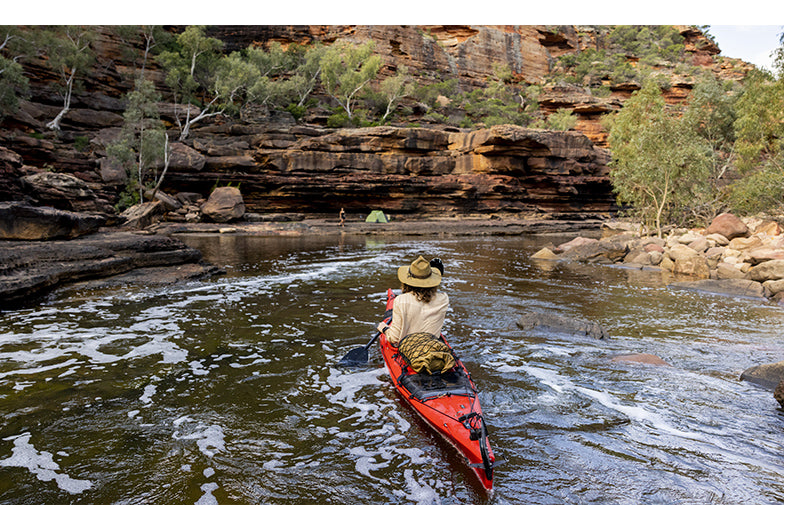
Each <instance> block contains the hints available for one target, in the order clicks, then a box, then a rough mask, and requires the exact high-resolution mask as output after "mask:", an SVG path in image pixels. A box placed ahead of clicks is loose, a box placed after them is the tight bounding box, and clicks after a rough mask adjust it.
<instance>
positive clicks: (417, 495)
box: [400, 468, 442, 505]
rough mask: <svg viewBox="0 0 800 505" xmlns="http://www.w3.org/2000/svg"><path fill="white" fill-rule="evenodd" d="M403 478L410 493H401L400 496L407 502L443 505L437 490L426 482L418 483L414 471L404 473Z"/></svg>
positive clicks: (409, 470)
mask: <svg viewBox="0 0 800 505" xmlns="http://www.w3.org/2000/svg"><path fill="white" fill-rule="evenodd" d="M403 477H404V478H405V480H406V489H408V493H401V494H400V495H401V496H402V497H404V498H406V499H407V500H410V501H412V502H415V503H419V504H420V505H434V504H439V505H441V503H442V502H441V500H440V499H439V495H438V494H437V493H436V490H435V489H433V488H432V487H431V486H429V485H428V484H427V483H426V482H424V481H418V480H416V479H415V478H414V471H413V470H411V469H410V468H408V469H406V470H405V471H404V472H403Z"/></svg>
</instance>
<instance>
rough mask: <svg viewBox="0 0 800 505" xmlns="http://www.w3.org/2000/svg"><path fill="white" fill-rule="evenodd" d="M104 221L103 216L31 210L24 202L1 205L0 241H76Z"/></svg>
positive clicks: (44, 208) (55, 210) (97, 227)
mask: <svg viewBox="0 0 800 505" xmlns="http://www.w3.org/2000/svg"><path fill="white" fill-rule="evenodd" d="M105 222H106V218H105V217H104V216H100V215H96V214H85V213H82V212H71V211H67V210H59V209H54V208H52V207H34V206H32V205H29V204H27V203H24V202H0V239H10V240H51V239H61V238H75V237H78V236H81V235H86V234H88V233H93V232H95V231H97V230H98V229H99V228H100V227H101V226H102V225H104V224H105Z"/></svg>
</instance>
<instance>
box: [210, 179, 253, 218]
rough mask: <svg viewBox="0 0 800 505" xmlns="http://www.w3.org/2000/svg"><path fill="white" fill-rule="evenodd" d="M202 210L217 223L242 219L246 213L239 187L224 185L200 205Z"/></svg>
mask: <svg viewBox="0 0 800 505" xmlns="http://www.w3.org/2000/svg"><path fill="white" fill-rule="evenodd" d="M200 211H201V212H202V213H203V214H204V215H205V216H207V217H208V218H209V219H211V220H212V221H214V222H215V223H227V222H229V221H234V220H236V219H241V217H242V216H244V213H245V207H244V199H242V193H241V192H240V191H239V188H234V187H233V186H223V187H221V188H217V189H215V190H214V192H213V193H211V196H209V197H208V201H207V202H206V203H205V204H203V206H202V207H200Z"/></svg>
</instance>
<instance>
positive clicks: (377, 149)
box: [0, 26, 743, 216]
mask: <svg viewBox="0 0 800 505" xmlns="http://www.w3.org/2000/svg"><path fill="white" fill-rule="evenodd" d="M97 30H98V33H99V39H98V41H97V42H96V43H95V50H96V52H97V54H98V58H97V62H96V64H95V65H94V67H93V72H92V75H91V77H90V78H89V79H87V80H86V81H85V82H84V83H83V84H84V86H83V90H82V91H80V92H78V93H76V95H75V96H74V98H73V103H72V108H71V110H70V111H69V113H68V114H67V115H66V116H65V118H64V120H63V123H62V127H63V129H62V131H61V133H60V134H59V135H55V134H53V133H52V132H49V131H47V130H46V128H44V124H45V123H46V122H47V121H49V120H50V119H52V118H53V116H55V114H56V113H57V112H58V110H60V98H59V97H58V95H57V94H56V93H55V92H54V87H53V84H54V82H55V76H54V75H53V74H52V72H51V71H49V70H48V69H47V68H46V67H45V66H44V64H43V62H41V61H38V60H36V59H35V58H32V59H26V60H25V69H26V72H28V74H29V76H30V84H31V86H30V87H31V96H30V99H29V100H27V101H23V102H22V104H21V107H20V110H19V111H18V112H17V113H16V114H14V115H12V116H10V117H6V118H5V119H4V120H3V122H2V123H0V141H2V147H0V199H3V200H23V201H28V202H30V203H34V204H39V205H52V206H55V207H58V208H63V209H65V210H80V211H91V212H101V213H106V214H109V215H110V214H112V213H113V206H114V204H116V202H117V198H118V194H119V192H120V191H121V189H122V188H123V187H124V183H125V179H126V176H125V174H121V173H119V170H117V169H115V167H114V166H113V164H111V163H110V162H109V160H108V159H107V157H106V154H107V153H106V145H107V144H108V142H109V141H110V140H111V139H113V138H115V136H116V135H117V133H118V131H119V127H120V125H121V124H122V122H123V118H122V112H123V111H124V109H125V104H124V95H125V93H126V92H127V91H129V90H130V87H131V84H132V80H131V78H130V73H131V67H130V66H126V64H124V63H122V61H123V58H121V57H120V55H121V54H122V47H121V44H120V43H119V40H117V39H116V38H115V35H114V34H113V31H112V30H111V29H109V28H107V27H97ZM179 30H180V28H175V31H179ZM594 30H595V29H594V28H592V27H573V26H559V27H545V26H422V27H421V26H217V27H209V29H208V32H207V33H208V35H210V36H214V37H216V38H219V39H221V40H222V41H224V43H225V50H226V51H232V50H236V49H241V48H243V47H246V46H248V45H250V44H257V45H259V44H261V45H263V44H266V43H268V42H271V41H279V42H282V43H289V42H299V43H306V44H308V43H312V42H317V41H318V42H322V43H331V42H333V41H335V40H337V39H342V38H344V39H349V40H353V41H357V42H361V41H367V40H373V41H375V42H376V47H377V51H378V52H379V54H380V55H381V56H382V58H383V61H384V66H383V67H382V70H381V73H382V75H384V76H385V75H389V74H391V73H393V72H394V71H395V69H396V68H397V67H398V66H399V65H401V64H402V65H405V66H407V67H409V68H410V69H411V70H412V73H413V74H414V76H415V78H417V79H418V80H419V81H420V82H422V83H425V82H436V81H438V80H441V79H444V78H450V77H455V78H457V79H458V81H459V83H460V85H461V86H463V87H465V88H467V89H468V88H470V87H479V86H483V85H485V81H486V78H487V76H489V75H490V74H491V72H492V63H495V62H500V63H505V64H507V65H508V66H509V68H510V69H511V70H512V71H513V72H514V74H515V76H516V78H517V79H519V80H521V81H524V82H528V83H541V82H544V77H545V75H547V73H548V72H550V71H551V69H552V68H553V64H554V61H555V58H557V57H558V56H560V55H563V54H567V53H570V52H575V51H579V50H582V49H585V48H588V47H592V45H597V44H598V43H599V42H598V40H599V39H598V38H597V37H596V34H595V32H594ZM682 33H683V35H684V37H685V45H686V50H687V52H689V54H691V55H693V56H692V58H693V60H694V62H695V63H696V64H699V65H703V66H704V67H706V68H708V69H710V70H712V71H714V72H716V73H718V74H720V75H722V74H725V73H726V72H728V73H729V74H730V75H729V77H730V78H741V75H743V74H741V75H739V74H737V72H740V67H734V66H733V65H732V64H730V62H728V61H727V60H718V59H715V58H713V56H714V55H715V54H716V53H718V52H719V50H718V49H717V48H716V46H715V45H714V44H713V43H710V42H709V41H707V40H706V39H705V38H703V37H702V34H701V33H700V32H698V31H697V30H695V29H692V28H688V27H685V28H682ZM128 65H129V64H128ZM146 73H147V75H148V77H149V78H151V79H153V80H154V81H155V82H157V83H159V86H160V87H161V89H162V91H163V90H165V89H166V88H165V87H164V85H163V78H162V76H161V75H160V73H159V71H158V69H157V68H156V67H155V66H151V67H149V68H148V69H146ZM672 82H673V86H672V89H671V90H670V91H669V92H667V97H668V99H670V100H672V101H679V100H681V99H683V98H685V97H686V96H687V94H688V92H689V90H690V89H691V77H690V76H682V75H677V74H675V75H673V77H672ZM634 89H636V86H635V85H634V84H629V85H617V86H612V88H611V94H610V96H606V97H603V98H598V97H595V96H592V94H591V93H590V92H589V91H588V90H587V89H586V88H584V87H582V86H580V85H563V84H558V85H548V86H545V88H544V91H543V93H542V95H541V96H540V107H541V109H542V111H543V112H544V113H545V114H547V113H552V112H554V111H556V110H558V109H563V108H567V109H570V110H573V111H574V112H575V113H576V114H577V116H578V118H579V121H578V124H577V127H576V131H570V132H561V133H559V132H551V131H544V130H528V129H524V128H519V127H495V128H492V129H483V130H477V131H471V130H462V129H458V128H452V127H444V126H442V125H431V126H423V127H420V128H402V127H394V126H393V127H376V128H367V129H362V130H332V129H328V128H324V127H320V126H319V125H314V124H305V125H304V124H298V123H297V122H296V121H295V120H294V118H292V116H290V115H289V114H286V113H284V114H280V113H270V114H264V113H261V112H259V111H243V113H242V115H241V117H238V118H236V119H232V118H222V117H217V118H215V119H214V120H208V121H206V122H205V123H204V124H203V125H200V127H199V128H195V129H193V130H192V135H191V136H190V137H189V139H187V140H186V141H185V142H183V143H173V144H172V146H173V161H172V163H171V166H170V171H169V173H168V175H167V179H166V180H165V183H164V186H163V187H162V189H164V190H165V191H167V192H173V193H174V192H178V191H185V192H196V193H201V194H202V195H204V196H207V195H208V193H209V192H210V190H211V188H212V187H213V186H215V185H226V184H234V185H239V187H240V189H241V191H242V194H243V195H244V197H245V202H246V204H247V206H248V210H249V211H254V212H275V211H286V210H292V211H303V212H309V213H311V212H334V211H338V209H339V207H341V206H344V207H347V208H349V209H352V210H353V211H357V212H359V211H366V210H368V209H369V208H372V207H381V208H384V209H387V210H391V211H393V212H409V213H410V212H427V211H431V212H432V211H437V212H459V213H463V212H495V211H506V212H534V213H537V212H546V213H556V214H569V215H572V216H581V215H585V214H587V213H588V214H597V213H608V212H611V211H614V210H615V207H614V198H613V195H612V193H611V186H610V183H609V180H608V170H607V166H606V165H607V163H608V161H609V159H610V156H609V153H608V152H607V151H606V150H605V149H603V146H604V142H605V133H604V131H603V129H602V126H601V124H600V119H601V117H602V116H603V115H604V114H606V113H609V112H613V111H614V110H617V109H619V108H620V107H621V106H622V103H624V100H625V99H626V98H627V97H629V96H630V93H631V92H632V90H634ZM162 119H163V120H164V121H165V123H167V124H168V125H172V124H173V123H174V118H173V117H172V111H171V107H169V106H168V105H167V104H164V106H163V107H162ZM42 172H56V173H61V174H68V175H70V176H72V177H71V178H70V179H65V178H61V179H58V178H52V177H31V176H33V175H36V174H41V173H42Z"/></svg>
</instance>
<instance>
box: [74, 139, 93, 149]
mask: <svg viewBox="0 0 800 505" xmlns="http://www.w3.org/2000/svg"><path fill="white" fill-rule="evenodd" d="M73 146H74V147H75V150H76V151H83V150H85V149H86V148H87V147H89V137H85V136H83V135H81V136H78V137H75V140H74V141H73Z"/></svg>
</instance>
